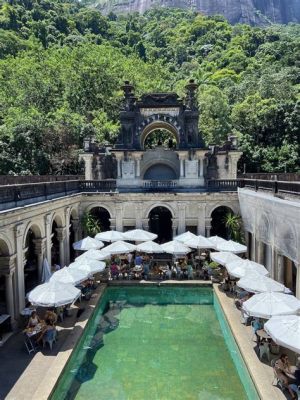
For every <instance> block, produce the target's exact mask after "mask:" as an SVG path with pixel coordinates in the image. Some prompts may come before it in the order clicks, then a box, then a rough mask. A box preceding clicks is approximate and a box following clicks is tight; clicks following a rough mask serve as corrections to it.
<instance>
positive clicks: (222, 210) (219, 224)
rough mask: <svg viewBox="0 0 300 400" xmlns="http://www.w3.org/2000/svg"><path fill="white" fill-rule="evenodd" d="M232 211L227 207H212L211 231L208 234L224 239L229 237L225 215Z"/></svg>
mask: <svg viewBox="0 0 300 400" xmlns="http://www.w3.org/2000/svg"><path fill="white" fill-rule="evenodd" d="M228 213H232V214H233V211H232V210H231V209H230V208H229V207H225V206H221V207H217V208H215V209H214V211H213V212H212V213H211V231H210V235H211V236H215V235H218V236H220V237H222V238H224V239H229V230H228V228H227V227H226V221H225V219H226V215H227V214H228Z"/></svg>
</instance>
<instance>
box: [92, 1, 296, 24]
mask: <svg viewBox="0 0 300 400" xmlns="http://www.w3.org/2000/svg"><path fill="white" fill-rule="evenodd" d="M96 1H97V0H96ZM95 6H96V8H97V9H100V10H101V11H102V12H104V13H108V12H110V11H113V12H115V13H128V12H134V11H137V12H140V13H143V12H145V11H146V10H148V9H149V8H153V7H176V8H184V9H192V10H195V11H198V12H201V13H203V14H205V15H215V14H221V15H223V16H224V17H225V18H226V19H228V21H229V22H231V23H233V24H235V23H239V22H240V23H247V24H251V25H267V24H270V23H281V24H286V23H288V22H300V0H99V2H96V4H95Z"/></svg>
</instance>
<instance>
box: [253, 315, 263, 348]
mask: <svg viewBox="0 0 300 400" xmlns="http://www.w3.org/2000/svg"><path fill="white" fill-rule="evenodd" d="M251 325H252V329H253V332H254V334H255V336H256V341H257V343H259V342H260V337H259V335H258V334H257V331H259V330H261V329H263V327H264V325H263V323H262V321H261V319H260V318H254V320H253V321H252V323H251Z"/></svg>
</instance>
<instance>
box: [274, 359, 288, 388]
mask: <svg viewBox="0 0 300 400" xmlns="http://www.w3.org/2000/svg"><path fill="white" fill-rule="evenodd" d="M276 361H277V360H276V359H273V360H271V367H272V368H273V374H274V378H273V381H272V385H274V382H275V385H276V386H278V387H279V388H280V389H281V390H282V391H284V390H285V388H286V387H285V386H284V382H282V380H281V379H280V378H279V377H278V375H277V371H276V368H275V363H276Z"/></svg>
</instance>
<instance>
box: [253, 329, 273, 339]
mask: <svg viewBox="0 0 300 400" xmlns="http://www.w3.org/2000/svg"><path fill="white" fill-rule="evenodd" d="M256 334H257V336H259V339H272V338H271V336H270V335H269V334H268V333H267V332H266V331H265V330H264V329H259V330H258V331H256Z"/></svg>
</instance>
